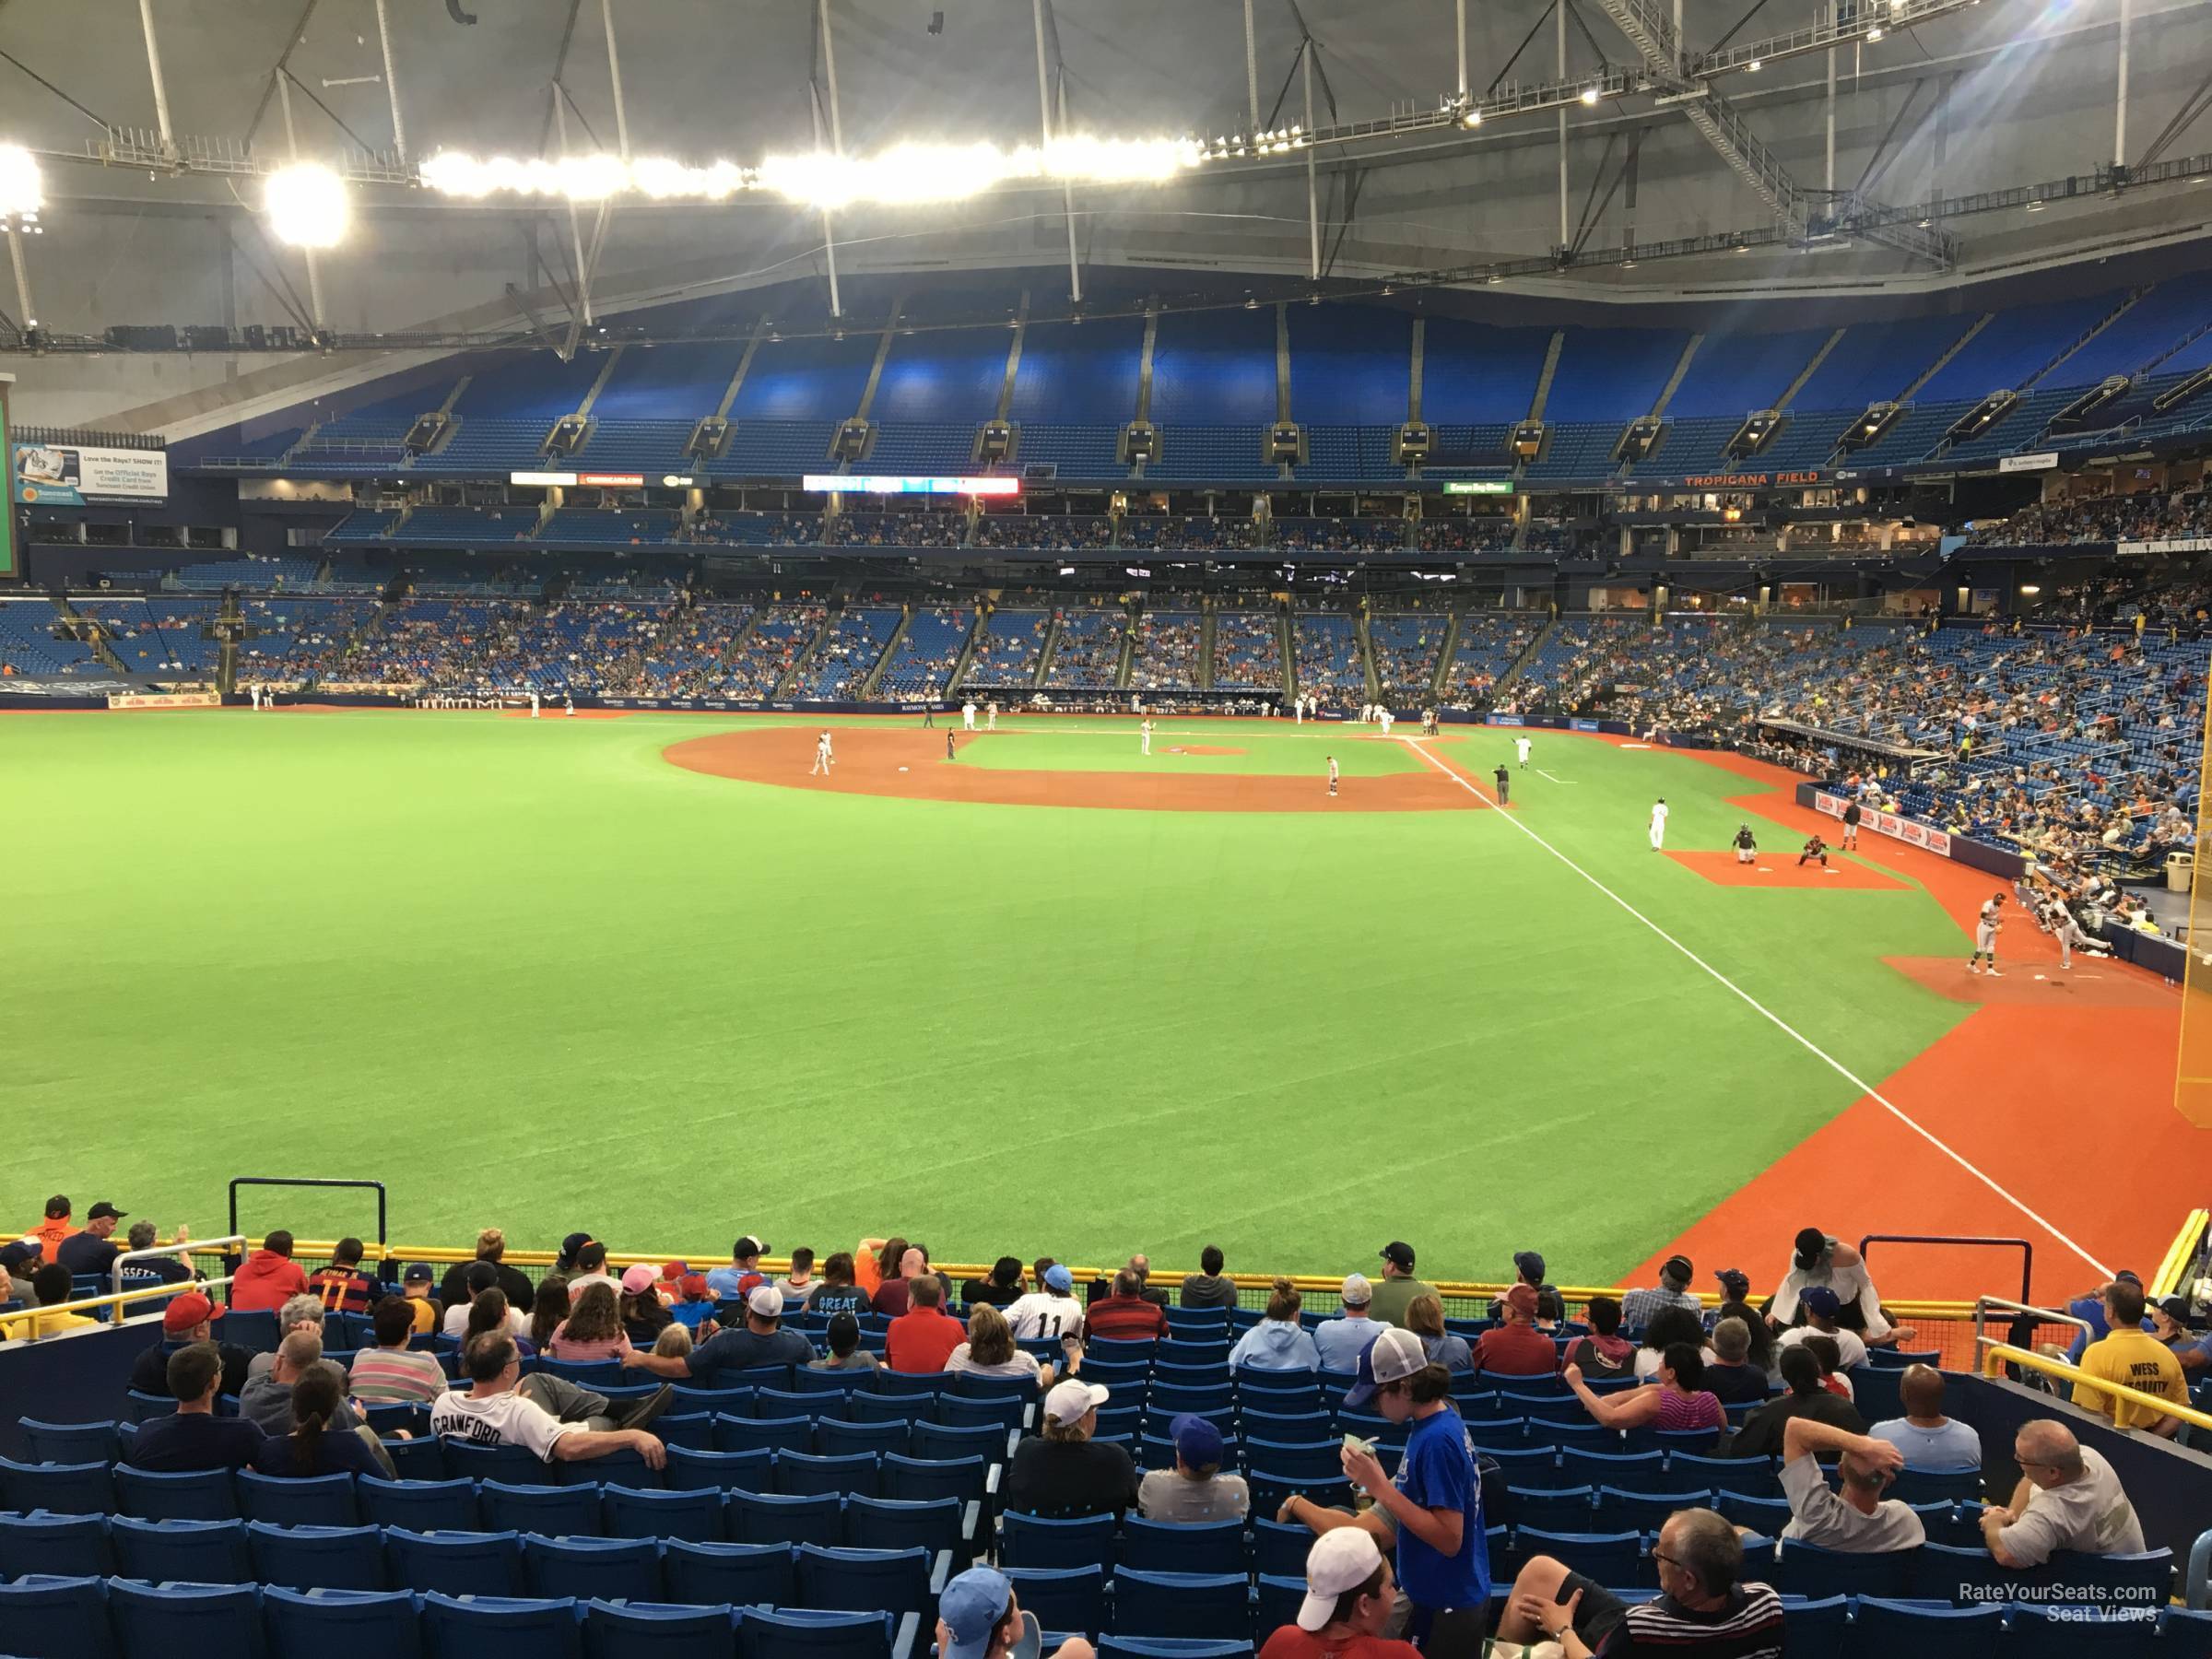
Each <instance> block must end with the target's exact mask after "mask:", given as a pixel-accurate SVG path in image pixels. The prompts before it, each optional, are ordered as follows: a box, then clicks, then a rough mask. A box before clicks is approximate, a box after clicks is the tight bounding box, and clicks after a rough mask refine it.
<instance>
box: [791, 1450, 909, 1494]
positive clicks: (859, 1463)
mask: <svg viewBox="0 0 2212 1659" xmlns="http://www.w3.org/2000/svg"><path fill="white" fill-rule="evenodd" d="M775 1481H776V1490H777V1491H779V1492H781V1493H782V1494H783V1495H784V1496H786V1497H790V1498H811V1497H817V1496H819V1495H821V1494H824V1493H835V1494H838V1495H840V1496H842V1495H845V1494H848V1493H849V1494H854V1495H857V1496H859V1497H863V1498H873V1497H876V1496H877V1494H878V1492H880V1491H881V1489H882V1486H883V1471H882V1469H881V1468H880V1467H879V1466H878V1465H877V1460H876V1454H875V1453H872V1452H861V1453H854V1454H853V1455H852V1456H850V1457H816V1456H813V1455H811V1454H809V1453H805V1452H779V1453H776V1468H775Z"/></svg>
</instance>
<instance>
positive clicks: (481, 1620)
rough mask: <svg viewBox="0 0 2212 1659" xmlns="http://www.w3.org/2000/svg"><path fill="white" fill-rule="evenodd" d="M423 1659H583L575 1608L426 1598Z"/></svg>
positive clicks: (493, 1598)
mask: <svg viewBox="0 0 2212 1659" xmlns="http://www.w3.org/2000/svg"><path fill="white" fill-rule="evenodd" d="M422 1649H423V1655H424V1659H581V1656H582V1636H581V1633H580V1630H579V1627H578V1625H577V1623H576V1604H575V1603H574V1602H573V1601H571V1599H569V1598H568V1597H566V1596H562V1597H560V1598H559V1599H558V1600H547V1601H533V1600H529V1599H526V1598H523V1597H518V1596H507V1595H446V1594H428V1595H425V1596H424V1597H423V1598H422Z"/></svg>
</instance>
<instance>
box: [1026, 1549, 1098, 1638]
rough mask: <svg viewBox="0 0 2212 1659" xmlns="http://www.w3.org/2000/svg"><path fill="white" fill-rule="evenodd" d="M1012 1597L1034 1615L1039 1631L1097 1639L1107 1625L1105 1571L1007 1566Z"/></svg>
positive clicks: (1093, 1566) (1089, 1567)
mask: <svg viewBox="0 0 2212 1659" xmlns="http://www.w3.org/2000/svg"><path fill="white" fill-rule="evenodd" d="M1005 1571H1006V1579H1007V1582H1008V1583H1011V1584H1012V1585H1013V1586H1014V1594H1015V1598H1016V1599H1017V1600H1018V1601H1019V1602H1020V1603H1021V1605H1022V1606H1024V1607H1026V1608H1028V1609H1029V1610H1030V1612H1031V1613H1034V1614H1035V1615H1036V1616H1037V1623H1038V1625H1039V1627H1040V1628H1041V1629H1044V1630H1069V1631H1079V1632H1081V1633H1082V1634H1083V1635H1085V1636H1090V1637H1096V1636H1097V1635H1098V1634H1099V1632H1100V1630H1101V1629H1102V1628H1103V1627H1104V1625H1105V1623H1106V1569H1105V1568H1103V1567H1101V1566H1100V1565H1099V1564H1098V1563H1097V1562H1095V1561H1094V1562H1092V1563H1091V1564H1090V1565H1089V1566H1088V1567H1007V1568H1006V1570H1005Z"/></svg>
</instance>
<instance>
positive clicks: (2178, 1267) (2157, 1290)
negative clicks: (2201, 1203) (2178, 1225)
mask: <svg viewBox="0 0 2212 1659" xmlns="http://www.w3.org/2000/svg"><path fill="white" fill-rule="evenodd" d="M2207 1220H2212V1210H2201V1209H2200V1210H2191V1211H2190V1212H2189V1218H2188V1220H2186V1221H2184V1222H2183V1223H2182V1230H2181V1231H2180V1232H2178V1233H2176V1234H2175V1235H2174V1238H2173V1242H2172V1243H2171V1244H2169V1245H2168V1246H2167V1247H2166V1256H2165V1259H2164V1260H2163V1261H2161V1262H2160V1263H2159V1270H2158V1272H2156V1273H2154V1274H2152V1275H2151V1276H2150V1294H2151V1295H2152V1296H2153V1297H2159V1296H2171V1295H2173V1294H2174V1292H2175V1291H2177V1290H2179V1289H2180V1288H2182V1284H2181V1281H2182V1274H2183V1270H2184V1269H2186V1268H2187V1267H2188V1265H2189V1258H2190V1257H2192V1256H2194V1254H2195V1253H2196V1241H2198V1240H2199V1239H2201V1238H2203V1237H2204V1236H2205V1224H2206V1221H2207Z"/></svg>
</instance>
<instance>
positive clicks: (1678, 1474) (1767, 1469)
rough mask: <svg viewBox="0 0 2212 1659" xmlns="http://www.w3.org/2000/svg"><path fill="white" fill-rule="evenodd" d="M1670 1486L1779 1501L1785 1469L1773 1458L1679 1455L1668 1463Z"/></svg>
mask: <svg viewBox="0 0 2212 1659" xmlns="http://www.w3.org/2000/svg"><path fill="white" fill-rule="evenodd" d="M1613 1484H1614V1485H1616V1486H1618V1485H1620V1484H1621V1483H1620V1482H1619V1481H1615V1482H1614V1483H1613ZM1667 1484H1668V1485H1669V1486H1709V1487H1712V1488H1714V1489H1716V1490H1718V1491H1723V1492H1741V1493H1743V1494H1744V1495H1745V1496H1746V1497H1747V1498H1779V1497H1781V1496H1782V1469H1781V1465H1778V1464H1777V1463H1776V1462H1775V1461H1774V1459H1772V1458H1771V1457H1698V1456H1693V1455H1692V1454H1690V1453H1688V1452H1677V1453H1675V1454H1674V1456H1673V1457H1672V1458H1671V1459H1669V1460H1668V1463H1667Z"/></svg>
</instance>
